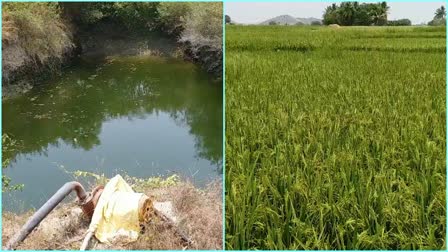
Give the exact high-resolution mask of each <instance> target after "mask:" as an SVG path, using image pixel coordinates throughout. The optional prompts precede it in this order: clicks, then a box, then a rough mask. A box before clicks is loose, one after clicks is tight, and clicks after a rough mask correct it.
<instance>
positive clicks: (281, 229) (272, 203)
mask: <svg viewBox="0 0 448 252" xmlns="http://www.w3.org/2000/svg"><path fill="white" fill-rule="evenodd" d="M445 36H446V34H445V28H428V27H421V28H411V27H401V28H400V27H395V28H387V27H381V28H379V27H377V28H375V27H365V28H362V27H353V28H346V27H343V28H340V29H332V28H328V27H319V28H316V27H292V26H290V27H288V26H232V25H230V26H227V27H226V170H225V171H226V177H225V180H226V181H225V183H226V249H445V248H446V245H445V244H446V195H445V192H446V188H445V185H446V161H445V155H446V143H445V135H446V126H445V125H446V111H445V94H446V87H445V83H446V72H445V69H446V59H445V54H446V39H445Z"/></svg>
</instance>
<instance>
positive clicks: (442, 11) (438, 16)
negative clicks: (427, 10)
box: [434, 5, 446, 19]
mask: <svg viewBox="0 0 448 252" xmlns="http://www.w3.org/2000/svg"><path fill="white" fill-rule="evenodd" d="M444 18H446V10H445V6H443V5H442V6H440V8H438V9H437V10H436V13H435V16H434V19H444Z"/></svg>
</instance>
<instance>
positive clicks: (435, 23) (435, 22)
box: [428, 18, 446, 26]
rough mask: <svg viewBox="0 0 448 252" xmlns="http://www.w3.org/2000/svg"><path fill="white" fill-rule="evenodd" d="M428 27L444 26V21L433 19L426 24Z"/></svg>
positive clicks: (443, 19)
mask: <svg viewBox="0 0 448 252" xmlns="http://www.w3.org/2000/svg"><path fill="white" fill-rule="evenodd" d="M428 25H430V26H446V19H445V18H442V19H433V20H431V21H429V22H428Z"/></svg>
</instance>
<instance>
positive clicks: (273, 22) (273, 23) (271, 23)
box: [269, 21, 277, 25]
mask: <svg viewBox="0 0 448 252" xmlns="http://www.w3.org/2000/svg"><path fill="white" fill-rule="evenodd" d="M269 25H277V22H275V21H271V22H269Z"/></svg>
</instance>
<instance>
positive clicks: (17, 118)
mask: <svg viewBox="0 0 448 252" xmlns="http://www.w3.org/2000/svg"><path fill="white" fill-rule="evenodd" d="M89 62H90V63H89V64H87V63H86V62H80V63H79V64H77V66H74V67H72V68H70V69H68V70H67V71H66V73H64V75H63V76H62V77H61V78H59V79H57V80H54V81H51V82H50V83H46V84H45V85H43V86H41V87H36V88H34V89H32V90H31V91H30V92H29V93H27V94H26V95H23V96H21V97H17V98H13V99H9V100H6V101H4V102H3V133H6V134H8V135H10V136H11V137H12V138H13V139H14V140H16V141H17V144H16V145H15V148H14V149H12V150H10V151H3V155H4V157H5V158H9V159H10V160H12V161H11V163H10V166H9V168H8V169H5V170H4V172H5V173H6V174H7V175H10V176H12V178H13V179H14V180H16V182H17V183H24V184H25V187H29V186H31V185H27V182H28V183H30V181H29V180H30V179H29V178H28V177H27V172H29V169H39V166H44V165H48V162H53V161H54V160H58V158H59V157H62V156H63V157H64V158H63V160H68V157H70V158H71V159H74V160H75V161H76V158H80V157H83V156H82V155H85V153H89V151H92V152H93V150H95V151H94V152H95V153H102V154H104V156H105V157H106V158H109V159H111V160H114V159H117V157H114V155H112V154H111V153H116V152H112V151H111V150H112V149H114V148H117V146H111V145H118V147H119V148H120V152H119V153H120V155H121V157H120V159H124V160H126V158H127V157H128V156H130V155H134V154H130V153H128V151H127V150H132V151H133V152H139V151H138V150H140V149H145V148H146V149H151V148H154V146H157V145H161V142H163V141H165V139H168V138H169V140H166V141H170V144H171V145H170V146H171V147H170V148H171V149H172V150H171V151H166V152H169V153H159V154H158V155H159V156H160V155H164V156H166V157H163V159H164V160H170V159H179V160H178V163H182V162H183V161H184V162H185V163H188V162H190V163H191V162H192V161H191V160H192V159H204V160H208V161H209V165H202V166H201V167H202V168H201V169H202V170H204V169H205V168H203V167H204V166H213V167H214V168H212V169H213V170H215V176H216V177H218V176H220V175H221V173H222V167H221V165H222V123H223V122H222V88H221V85H220V84H219V83H212V82H213V81H212V80H211V79H210V77H209V76H207V75H206V74H205V73H203V72H202V71H201V70H200V69H198V67H196V66H194V65H192V64H190V63H185V62H183V61H180V60H175V59H166V58H157V57H117V58H109V59H108V60H107V61H106V62H101V63H94V64H92V61H91V60H90V61H89ZM165 116H166V118H165ZM124 119H125V121H123V120H124ZM164 120H165V121H166V122H165V121H164ZM172 123H174V124H175V126H176V127H174V126H171V124H172ZM138 127H142V128H141V130H137V128H138ZM157 127H160V128H161V129H162V130H163V132H164V133H166V134H167V135H166V136H165V137H161V133H160V132H162V131H157V132H159V133H156V130H155V128H157ZM164 128H165V129H164ZM102 131H104V132H102ZM182 131H187V132H188V134H183V133H182ZM111 132H113V134H111ZM185 135H188V136H185ZM176 136H178V138H177V139H178V141H180V142H179V143H176ZM146 137H151V139H152V140H151V141H154V142H147V143H145V141H142V139H144V138H146ZM171 137H172V138H171ZM188 138H190V139H193V141H194V153H195V154H194V157H190V156H189V155H187V154H186V153H188V152H189V151H191V150H185V148H187V147H184V149H182V148H175V147H176V146H188V145H187V144H186V143H185V144H182V143H183V142H188V141H190V140H189V139H188ZM111 139H114V141H111V142H113V143H111V144H109V143H106V142H105V141H109V140H111ZM131 139H135V141H130V140H131ZM148 139H149V138H148ZM128 140H129V141H128ZM61 145H66V146H61ZM136 145H137V146H136ZM67 147H70V148H72V149H82V150H83V151H84V152H85V153H84V154H82V155H81V154H80V153H79V152H76V153H72V150H70V151H64V149H66V148H67ZM149 147H150V148H149ZM55 149H57V151H56V150H55ZM49 152H51V154H50V153H49ZM155 152H157V151H156V149H154V151H152V153H155ZM149 154H150V153H145V152H142V153H140V154H135V157H134V156H133V158H134V159H135V160H137V161H136V162H138V160H146V161H148V158H147V155H149ZM71 155H72V156H71ZM38 156H39V157H48V160H46V161H45V162H43V163H42V162H41V160H40V159H39V161H38V158H37V157H38ZM67 156H68V157H67ZM159 156H158V157H159ZM178 157H179V158H178ZM34 159H36V162H35V163H33V160H34ZM71 159H70V160H71ZM183 159H184V160H183ZM119 161H120V160H118V159H117V160H116V162H115V163H119ZM161 162H162V161H161ZM198 162H199V161H198ZM41 163H42V164H41ZM178 163H177V164H176V165H178ZM202 163H204V162H202ZM73 164H76V162H73ZM87 165H89V163H87ZM92 165H93V164H92ZM122 165H123V166H128V167H129V166H132V165H130V164H129V165H127V164H126V163H122ZM148 165H149V164H139V166H138V167H140V168H131V169H134V170H135V171H130V174H137V175H141V176H147V175H148V174H146V173H142V172H141V171H137V170H138V169H143V170H144V169H145V168H144V167H147V166H148ZM170 165H171V166H173V164H170V163H169V162H168V161H167V162H166V164H165V165H164V164H163V162H162V163H161V164H159V169H158V170H157V172H158V173H160V174H162V175H163V173H164V172H163V171H164V170H169V169H170V168H171V167H168V166H170ZM29 166H33V167H29ZM35 166H36V167H35ZM16 168H17V169H16ZM76 168H77V169H80V167H76ZM210 168H211V167H210ZM210 168H208V169H210ZM105 169H107V168H105ZM125 169H127V168H125ZM205 170H207V169H205ZM42 172H45V171H44V168H42ZM48 176H50V177H51V176H58V175H54V174H49V175H48ZM31 187H32V186H31ZM49 191H51V190H49ZM45 194H46V192H45ZM23 198H24V199H25V200H26V199H27V198H28V197H27V196H23Z"/></svg>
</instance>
